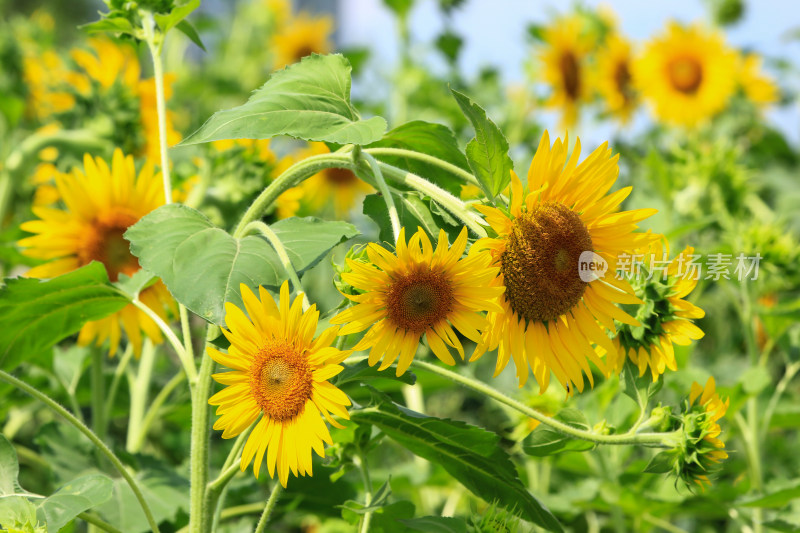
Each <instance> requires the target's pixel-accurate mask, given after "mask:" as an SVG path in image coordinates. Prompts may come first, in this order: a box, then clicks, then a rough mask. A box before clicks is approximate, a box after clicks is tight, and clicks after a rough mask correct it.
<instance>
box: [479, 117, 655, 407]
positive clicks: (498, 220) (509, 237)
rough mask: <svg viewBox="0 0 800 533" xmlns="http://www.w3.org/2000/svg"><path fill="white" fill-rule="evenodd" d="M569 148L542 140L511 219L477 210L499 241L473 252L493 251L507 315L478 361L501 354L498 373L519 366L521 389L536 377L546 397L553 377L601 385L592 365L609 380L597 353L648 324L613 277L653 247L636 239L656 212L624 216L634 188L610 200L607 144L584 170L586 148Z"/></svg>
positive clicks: (496, 322)
mask: <svg viewBox="0 0 800 533" xmlns="http://www.w3.org/2000/svg"><path fill="white" fill-rule="evenodd" d="M567 144H568V143H567V142H566V141H564V142H562V141H561V139H557V140H556V142H555V143H554V144H553V146H552V147H551V146H550V137H549V135H548V133H547V132H545V134H544V135H543V137H542V141H541V143H540V144H539V148H538V149H537V151H536V155H535V156H534V158H533V161H532V163H531V166H530V169H529V171H528V191H527V192H526V191H525V190H524V188H523V185H522V182H521V181H520V179H519V178H518V177H517V176H516V175H515V174H512V179H511V198H510V205H509V209H508V211H505V210H502V209H499V208H496V207H489V206H477V207H476V208H477V209H478V210H479V211H480V212H481V213H483V214H484V216H485V217H486V221H487V222H488V223H489V225H490V226H491V227H492V229H493V230H494V232H495V233H496V234H497V236H496V237H491V238H486V239H481V240H479V241H478V242H476V243H475V245H474V246H473V249H479V250H480V249H485V250H488V251H489V252H490V253H491V255H492V259H493V264H495V265H496V266H497V267H498V268H499V269H500V275H499V276H498V277H497V278H496V279H495V280H493V282H492V286H500V287H505V291H504V293H503V295H502V296H501V297H500V298H499V300H498V303H499V304H500V306H501V308H502V311H494V310H490V311H489V313H488V315H487V319H488V322H489V326H488V327H487V329H486V330H485V331H484V333H483V336H482V338H481V342H480V343H479V344H478V347H477V348H476V351H475V353H474V354H473V356H472V360H475V359H477V358H479V357H481V356H482V355H483V354H484V353H485V352H486V351H487V350H495V349H496V350H498V354H497V366H496V369H495V372H496V374H499V373H500V372H501V371H502V370H503V368H505V366H506V365H507V364H508V362H509V360H510V359H511V358H512V357H513V359H514V363H515V366H516V369H517V377H518V379H519V383H520V386H522V385H524V384H525V382H526V381H527V379H528V369H529V368H530V369H531V370H532V371H533V374H534V376H535V377H536V379H537V381H538V382H539V385H540V388H541V390H542V391H544V390H546V389H547V387H548V384H549V380H550V372H551V371H552V372H553V373H554V374H555V375H556V377H557V378H558V380H559V381H560V382H561V383H562V385H563V386H564V387H565V388H567V390H568V391H571V390H573V387H574V388H577V389H578V390H580V391H582V390H583V387H584V381H583V374H586V376H587V377H588V379H589V381H590V383H593V377H592V372H591V369H590V367H589V365H588V361H589V360H591V361H593V362H594V364H595V365H596V366H597V367H598V368H599V369H600V370H601V371H602V372H603V373H606V374H607V373H608V369H607V367H606V365H605V363H604V362H603V361H602V360H601V359H600V358H599V357H598V356H597V354H596V353H595V350H594V349H593V347H592V346H593V345H594V344H598V345H600V346H603V347H606V348H610V347H611V346H612V344H611V340H610V339H609V338H608V336H607V335H606V330H611V331H612V332H613V331H616V329H615V326H614V320H618V321H620V322H623V323H627V324H630V325H638V322H637V321H636V320H635V319H634V318H633V317H631V316H630V315H628V314H627V313H625V312H624V311H622V310H621V309H619V308H618V307H617V306H616V305H615V303H630V304H635V303H641V301H640V300H639V299H638V298H637V297H636V296H635V295H634V292H633V288H632V287H631V286H630V284H629V283H628V282H627V281H625V280H616V279H614V278H613V276H604V274H605V272H607V271H611V272H613V271H614V270H615V268H616V257H617V256H618V255H619V254H620V253H622V252H623V251H625V250H632V249H635V248H636V247H638V246H642V245H645V244H647V243H649V242H650V241H651V240H652V239H653V237H652V236H651V235H648V234H642V233H635V232H634V231H635V229H636V228H637V226H636V223H637V222H639V221H641V220H643V219H645V218H647V217H649V216H650V215H652V214H653V213H654V212H655V210H653V209H638V210H635V211H623V212H620V211H618V206H619V204H620V203H621V202H622V201H623V200H624V199H625V198H626V197H627V196H628V195H629V194H630V192H631V187H626V188H624V189H621V190H619V191H617V192H614V193H612V194H607V193H608V191H609V189H610V188H611V187H612V185H613V184H614V181H615V180H616V177H617V174H618V166H617V160H618V156H614V157H611V150H610V149H608V147H607V145H603V146H601V147H599V148H598V149H597V150H595V151H594V152H593V153H592V154H591V155H590V156H589V157H588V158H586V160H584V161H583V162H582V163H580V164H578V157H579V156H580V140H578V142H577V143H576V146H575V149H574V150H573V152H572V155H571V156H569V157H568V153H567Z"/></svg>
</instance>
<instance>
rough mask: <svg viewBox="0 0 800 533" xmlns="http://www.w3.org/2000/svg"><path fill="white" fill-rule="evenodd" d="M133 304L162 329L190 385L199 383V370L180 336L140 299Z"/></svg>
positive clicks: (134, 300) (136, 299) (135, 299)
mask: <svg viewBox="0 0 800 533" xmlns="http://www.w3.org/2000/svg"><path fill="white" fill-rule="evenodd" d="M131 303H132V304H133V305H135V306H136V307H138V308H139V309H141V310H142V312H144V314H146V315H147V316H148V317H150V319H151V320H152V321H153V322H155V323H156V326H158V329H160V330H161V332H162V333H163V334H164V336H165V337H166V338H167V340H168V341H169V344H170V346H172V349H173V350H175V353H177V354H178V359H180V360H181V365H183V369H184V371H185V372H186V377H188V378H189V383H193V382H195V381H197V368H195V366H194V361H193V360H191V359H189V354H187V353H186V350H185V349H184V348H183V343H182V342H181V340H180V339H179V338H178V336H177V335H175V332H174V331H172V328H170V327H169V325H167V323H166V322H164V321H163V320H162V319H161V317H160V316H158V314H157V313H156V312H155V311H153V310H152V309H150V308H149V307H147V305H145V304H144V302H142V301H141V300H139V299H138V298H134V299H133V301H132V302H131Z"/></svg>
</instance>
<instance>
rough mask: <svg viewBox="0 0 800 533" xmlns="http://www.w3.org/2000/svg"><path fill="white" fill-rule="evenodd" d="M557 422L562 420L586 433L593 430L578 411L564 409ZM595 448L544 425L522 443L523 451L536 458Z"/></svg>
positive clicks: (560, 412)
mask: <svg viewBox="0 0 800 533" xmlns="http://www.w3.org/2000/svg"><path fill="white" fill-rule="evenodd" d="M556 420H560V421H561V422H564V423H565V424H567V425H569V426H572V427H574V428H577V429H582V430H584V431H588V430H590V429H591V428H590V427H589V423H588V422H587V421H586V417H585V416H583V413H581V412H580V411H578V410H577V409H562V410H561V411H559V413H558V415H556ZM593 447H594V444H592V443H591V442H588V441H585V440H580V439H573V438H572V437H569V436H567V435H564V434H563V433H559V432H558V431H556V430H555V429H552V428H551V427H549V426H546V425H544V424H542V425H540V426H539V427H538V428H536V429H535V430H533V432H532V433H531V434H530V435H528V437H527V438H526V439H525V441H524V442H523V443H522V449H523V450H524V451H525V453H527V454H528V455H533V456H535V457H544V456H547V455H553V454H555V453H560V452H569V451H573V452H582V451H585V450H590V449H592V448H593Z"/></svg>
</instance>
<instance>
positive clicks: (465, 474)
mask: <svg viewBox="0 0 800 533" xmlns="http://www.w3.org/2000/svg"><path fill="white" fill-rule="evenodd" d="M351 419H352V420H353V421H354V422H356V423H359V424H363V423H368V424H372V425H374V426H377V427H378V428H380V429H381V431H383V432H384V433H386V435H388V436H389V437H390V438H391V439H393V440H395V441H397V442H398V443H399V444H400V445H402V446H403V447H404V448H406V449H408V450H409V451H411V452H412V453H414V454H416V455H419V456H420V457H422V458H424V459H427V460H429V461H431V462H434V463H437V464H439V465H441V466H442V467H443V468H444V469H445V470H447V472H448V473H449V474H450V475H452V476H453V477H454V478H455V479H457V480H458V481H460V482H461V483H462V484H463V485H464V486H465V487H466V488H467V489H469V490H470V491H471V492H472V493H474V494H475V495H477V496H479V497H481V498H483V499H485V500H487V501H493V500H498V501H500V502H502V504H503V505H504V506H506V507H509V508H514V509H515V510H517V511H518V512H520V513H521V515H522V516H524V517H525V518H526V519H527V520H530V521H531V522H534V523H535V524H537V525H539V526H541V527H543V528H545V529H547V530H549V531H561V530H562V529H561V525H560V524H559V523H558V521H557V520H556V518H555V517H554V516H553V515H552V514H551V513H550V511H548V510H547V509H546V508H545V507H544V506H543V505H542V503H541V502H540V501H539V500H538V499H536V497H535V496H533V495H532V494H531V493H530V492H528V490H527V489H526V488H525V487H524V486H523V485H522V483H521V482H520V481H519V477H518V476H517V472H516V469H515V467H514V465H513V464H512V463H511V460H510V458H509V456H508V454H507V453H506V452H505V451H504V450H503V449H502V448H501V447H499V446H498V441H499V437H498V436H497V435H496V434H494V433H492V432H489V431H486V430H484V429H481V428H479V427H476V426H470V425H468V424H465V423H463V422H456V421H453V420H447V419H440V418H435V417H430V416H425V415H422V414H419V413H415V412H413V411H409V410H408V409H406V408H404V407H402V406H399V405H397V404H394V403H391V402H389V401H387V400H380V402H379V404H378V405H377V406H375V407H371V408H367V409H363V410H359V411H354V412H353V413H351Z"/></svg>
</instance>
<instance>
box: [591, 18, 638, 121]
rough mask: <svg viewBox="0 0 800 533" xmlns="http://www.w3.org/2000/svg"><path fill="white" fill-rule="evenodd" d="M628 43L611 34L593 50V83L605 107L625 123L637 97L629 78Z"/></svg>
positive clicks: (636, 101)
mask: <svg viewBox="0 0 800 533" xmlns="http://www.w3.org/2000/svg"><path fill="white" fill-rule="evenodd" d="M631 61H632V53H631V45H630V43H629V42H628V41H627V40H626V39H624V38H623V37H621V36H620V35H619V34H616V33H614V34H611V35H610V36H609V37H607V38H606V41H605V44H604V45H603V47H602V48H601V49H600V50H599V51H598V53H597V69H596V71H595V77H596V83H595V85H596V87H597V91H598V92H599V93H600V96H601V97H602V98H603V100H604V101H605V107H606V111H607V112H608V113H610V114H611V115H612V116H614V117H616V118H618V119H619V120H620V121H621V122H623V123H626V122H628V120H630V117H631V113H632V112H633V111H634V110H635V109H636V106H637V103H638V99H637V96H636V92H635V91H634V89H633V83H632V80H631Z"/></svg>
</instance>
